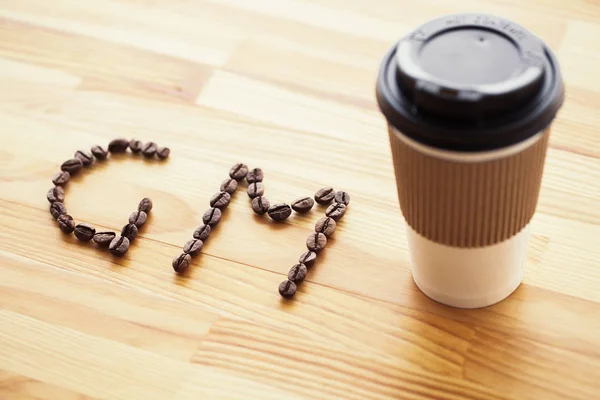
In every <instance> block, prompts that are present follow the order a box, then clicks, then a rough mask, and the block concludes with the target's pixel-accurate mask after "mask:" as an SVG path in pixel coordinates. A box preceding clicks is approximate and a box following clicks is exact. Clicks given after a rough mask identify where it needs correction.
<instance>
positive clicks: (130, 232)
mask: <svg viewBox="0 0 600 400" xmlns="http://www.w3.org/2000/svg"><path fill="white" fill-rule="evenodd" d="M137 234H138V227H137V226H135V224H126V225H124V226H123V229H121V236H125V237H126V238H127V239H129V241H130V242H133V240H134V239H135V237H136V236H137Z"/></svg>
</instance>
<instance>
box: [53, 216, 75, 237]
mask: <svg viewBox="0 0 600 400" xmlns="http://www.w3.org/2000/svg"><path fill="white" fill-rule="evenodd" d="M57 221H58V227H59V228H60V230H61V231H63V232H64V233H71V232H73V231H74V230H75V221H73V217H71V216H70V215H69V214H62V215H59V217H58V219H57Z"/></svg>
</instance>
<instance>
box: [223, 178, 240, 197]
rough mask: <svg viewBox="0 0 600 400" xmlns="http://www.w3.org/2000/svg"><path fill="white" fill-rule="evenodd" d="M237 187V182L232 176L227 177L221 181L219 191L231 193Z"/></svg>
mask: <svg viewBox="0 0 600 400" xmlns="http://www.w3.org/2000/svg"><path fill="white" fill-rule="evenodd" d="M237 187H238V183H237V181H236V180H235V179H233V178H227V179H225V180H224V181H223V182H222V183H221V192H227V193H229V194H233V193H234V192H235V191H236V190H237Z"/></svg>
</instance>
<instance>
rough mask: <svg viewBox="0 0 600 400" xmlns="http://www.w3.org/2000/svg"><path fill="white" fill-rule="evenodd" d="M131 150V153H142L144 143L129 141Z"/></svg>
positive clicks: (134, 140) (135, 140)
mask: <svg viewBox="0 0 600 400" xmlns="http://www.w3.org/2000/svg"><path fill="white" fill-rule="evenodd" d="M129 150H131V152H132V153H135V154H137V153H139V152H140V151H142V141H141V140H137V139H131V140H130V141H129Z"/></svg>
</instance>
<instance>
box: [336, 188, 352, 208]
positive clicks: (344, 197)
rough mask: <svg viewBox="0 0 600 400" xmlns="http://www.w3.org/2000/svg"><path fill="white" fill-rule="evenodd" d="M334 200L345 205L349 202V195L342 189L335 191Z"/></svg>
mask: <svg viewBox="0 0 600 400" xmlns="http://www.w3.org/2000/svg"><path fill="white" fill-rule="evenodd" d="M335 202H336V203H342V204H343V205H345V206H347V205H348V204H350V195H349V194H348V192H344V191H343V190H340V191H339V192H335Z"/></svg>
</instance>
